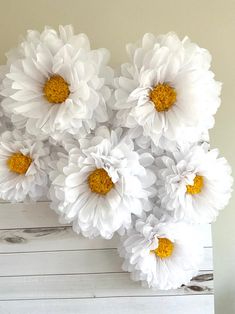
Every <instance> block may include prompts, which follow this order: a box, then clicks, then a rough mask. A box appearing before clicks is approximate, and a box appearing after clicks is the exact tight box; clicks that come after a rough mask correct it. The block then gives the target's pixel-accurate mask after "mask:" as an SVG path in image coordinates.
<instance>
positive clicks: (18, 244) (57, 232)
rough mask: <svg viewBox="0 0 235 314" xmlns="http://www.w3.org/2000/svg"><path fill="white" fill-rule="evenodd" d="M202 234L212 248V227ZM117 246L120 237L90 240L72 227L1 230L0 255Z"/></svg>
mask: <svg viewBox="0 0 235 314" xmlns="http://www.w3.org/2000/svg"><path fill="white" fill-rule="evenodd" d="M198 228H199V227H198ZM200 232H201V234H202V236H203V239H204V241H203V243H204V246H205V247H210V246H211V228H210V225H206V226H200ZM117 245H118V236H114V238H113V239H111V240H104V239H101V238H96V239H92V240H90V239H86V238H84V237H82V236H80V235H77V234H76V233H74V232H73V230H72V228H71V227H70V226H61V227H52V228H51V227H49V228H48V227H47V228H46V227H44V228H26V229H11V230H0V253H1V252H3V253H4V252H31V251H54V250H55V249H56V250H76V249H86V248H87V249H88V248H89V249H92V248H94V249H99V248H116V247H117Z"/></svg>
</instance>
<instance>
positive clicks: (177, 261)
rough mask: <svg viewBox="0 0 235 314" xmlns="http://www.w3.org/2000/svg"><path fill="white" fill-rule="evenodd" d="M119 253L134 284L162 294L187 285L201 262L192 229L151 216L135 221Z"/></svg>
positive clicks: (195, 234) (198, 244) (197, 239)
mask: <svg viewBox="0 0 235 314" xmlns="http://www.w3.org/2000/svg"><path fill="white" fill-rule="evenodd" d="M119 253H120V255H121V257H123V258H124V259H125V260H124V263H123V270H125V271H129V272H130V273H131V277H132V279H133V280H135V281H142V284H143V285H144V286H145V285H148V287H151V288H157V289H161V290H168V289H177V288H179V287H180V286H181V285H182V284H188V282H189V281H190V280H191V279H192V277H193V276H195V275H196V274H197V273H198V270H199V267H200V263H201V260H202V246H201V240H200V239H199V235H198V234H197V233H196V230H195V229H194V228H193V227H192V226H190V225H186V224H184V223H182V222H178V223H173V222H160V221H159V220H158V219H157V218H156V217H154V216H153V215H150V216H149V217H148V218H147V220H146V222H145V221H142V220H137V222H136V227H135V229H132V230H131V231H130V232H129V235H128V237H125V238H124V239H122V244H121V246H120V248H119Z"/></svg>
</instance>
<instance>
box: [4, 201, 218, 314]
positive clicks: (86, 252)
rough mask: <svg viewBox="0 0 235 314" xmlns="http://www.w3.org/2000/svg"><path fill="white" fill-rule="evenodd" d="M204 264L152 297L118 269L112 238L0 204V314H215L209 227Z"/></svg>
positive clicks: (44, 207)
mask: <svg viewBox="0 0 235 314" xmlns="http://www.w3.org/2000/svg"><path fill="white" fill-rule="evenodd" d="M199 228H200V231H201V234H202V238H203V241H204V253H205V258H204V261H203V263H202V265H201V271H200V273H199V275H198V276H196V277H195V278H194V280H192V282H191V283H189V284H188V285H187V286H183V287H181V288H180V289H177V290H170V291H159V290H156V291H153V290H150V289H146V288H143V287H141V285H140V284H139V283H136V282H133V281H131V280H130V277H129V274H128V273H125V272H123V271H122V269H121V263H122V260H121V259H120V258H119V256H118V254H117V251H116V247H117V245H118V238H117V237H115V238H114V239H112V240H110V241H106V240H103V239H94V240H88V239H84V238H83V237H81V236H78V235H76V234H75V233H74V232H73V231H72V228H71V226H69V225H67V226H62V225H60V224H59V222H58V217H57V215H56V214H55V213H54V212H53V211H51V210H50V209H49V206H48V203H47V202H41V203H37V204H27V205H26V204H8V203H1V204H0V314H8V313H10V314H34V313H37V314H39V313H40V314H43V313H50V314H53V313H57V314H58V313H65V314H70V313H79V314H80V313H81V314H83V313H84V314H90V313H102V314H106V313H107V314H120V313H121V314H127V313H128V314H134V313H135V314H138V313H141V314H152V313H161V314H171V313H174V314H184V313H185V314H186V313H187V314H188V313H190V314H199V313H200V314H213V313H214V311H213V263H212V248H211V230H210V226H209V225H207V226H200V227H199Z"/></svg>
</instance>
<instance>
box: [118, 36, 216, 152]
mask: <svg viewBox="0 0 235 314" xmlns="http://www.w3.org/2000/svg"><path fill="white" fill-rule="evenodd" d="M127 51H128V54H129V57H130V63H126V64H123V65H122V66H121V74H120V76H119V77H117V78H116V79H115V86H116V91H115V98H116V102H115V103H114V105H113V107H114V109H115V110H118V112H117V115H116V123H117V124H118V125H121V126H125V127H128V128H134V129H137V130H138V128H140V129H141V131H140V132H141V133H142V134H143V135H144V136H148V137H151V139H152V140H153V141H154V142H155V144H156V145H163V146H164V140H165V139H167V140H170V141H178V140H181V139H182V138H185V140H187V141H191V142H193V141H198V138H199V137H200V136H201V133H202V132H204V131H206V130H207V129H209V128H211V127H213V125H214V118H213V115H214V114H215V113H216V111H217V108H218V107H219V105H220V98H219V95H220V90H221V84H220V83H218V82H216V81H215V80H214V74H213V73H212V72H211V71H210V70H209V69H210V62H211V57H210V54H209V52H208V51H207V50H205V49H202V48H199V47H198V46H197V45H196V44H194V43H192V42H190V40H189V39H188V38H187V37H186V38H184V39H183V40H182V41H181V40H180V39H179V38H178V37H177V35H176V34H174V33H169V34H167V35H161V36H158V37H155V36H154V35H152V34H145V35H144V37H143V39H142V41H141V42H137V44H135V45H134V44H129V45H128V46H127ZM163 148H164V147H163Z"/></svg>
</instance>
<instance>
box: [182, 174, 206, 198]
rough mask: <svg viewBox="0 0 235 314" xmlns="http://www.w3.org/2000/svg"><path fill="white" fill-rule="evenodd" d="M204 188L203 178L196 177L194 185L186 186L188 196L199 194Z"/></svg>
mask: <svg viewBox="0 0 235 314" xmlns="http://www.w3.org/2000/svg"><path fill="white" fill-rule="evenodd" d="M202 188H203V177H202V176H198V175H196V177H195V178H194V181H193V185H189V184H188V185H186V189H187V191H186V192H187V193H188V194H198V193H200V192H201V190H202Z"/></svg>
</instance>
